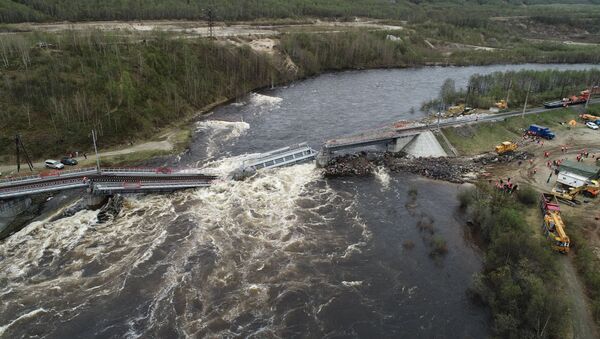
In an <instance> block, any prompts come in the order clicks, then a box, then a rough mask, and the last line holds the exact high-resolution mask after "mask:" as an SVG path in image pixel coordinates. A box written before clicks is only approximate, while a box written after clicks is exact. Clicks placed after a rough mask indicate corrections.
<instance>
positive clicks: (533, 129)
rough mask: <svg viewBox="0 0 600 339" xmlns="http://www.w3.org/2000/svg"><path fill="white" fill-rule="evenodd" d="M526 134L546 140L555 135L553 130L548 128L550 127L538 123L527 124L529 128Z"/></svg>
mask: <svg viewBox="0 0 600 339" xmlns="http://www.w3.org/2000/svg"><path fill="white" fill-rule="evenodd" d="M527 134H529V135H533V136H537V137H541V138H544V139H548V140H552V139H554V137H555V136H556V135H555V134H554V132H552V131H551V130H550V128H548V127H544V126H539V125H529V128H528V129H527Z"/></svg>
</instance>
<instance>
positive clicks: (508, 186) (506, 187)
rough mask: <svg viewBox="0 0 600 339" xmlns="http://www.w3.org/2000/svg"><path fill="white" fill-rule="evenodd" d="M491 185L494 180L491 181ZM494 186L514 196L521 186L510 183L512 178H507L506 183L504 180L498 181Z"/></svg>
mask: <svg viewBox="0 0 600 339" xmlns="http://www.w3.org/2000/svg"><path fill="white" fill-rule="evenodd" d="M489 183H490V184H491V183H492V179H490V180H489ZM494 186H495V187H496V188H497V189H499V190H501V191H503V192H505V193H509V194H512V193H513V192H514V191H516V190H517V189H518V187H519V185H517V184H514V183H513V182H511V181H510V178H507V179H506V181H504V180H503V179H499V180H498V181H496V182H495V183H494Z"/></svg>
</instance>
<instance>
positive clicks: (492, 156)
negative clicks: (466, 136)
mask: <svg viewBox="0 0 600 339" xmlns="http://www.w3.org/2000/svg"><path fill="white" fill-rule="evenodd" d="M533 157H534V155H533V154H531V153H529V152H526V151H519V152H510V153H506V154H502V155H498V154H496V153H487V154H484V155H482V156H480V157H477V158H475V159H473V161H475V162H476V163H480V164H482V165H487V164H493V163H508V162H512V161H519V160H520V161H524V160H528V159H531V158H533Z"/></svg>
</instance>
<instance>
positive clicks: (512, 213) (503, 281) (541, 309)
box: [434, 186, 570, 338]
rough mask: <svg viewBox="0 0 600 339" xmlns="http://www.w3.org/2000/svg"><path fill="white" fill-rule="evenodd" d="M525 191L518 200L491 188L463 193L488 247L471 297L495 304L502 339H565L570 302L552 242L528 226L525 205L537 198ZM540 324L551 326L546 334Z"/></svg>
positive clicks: (470, 213) (495, 325) (495, 316)
mask: <svg viewBox="0 0 600 339" xmlns="http://www.w3.org/2000/svg"><path fill="white" fill-rule="evenodd" d="M523 191H525V192H526V193H524V194H523V197H517V199H515V198H514V197H512V196H509V195H505V194H501V193H499V192H497V191H495V190H492V189H490V188H489V187H488V186H480V187H478V188H477V189H476V190H473V191H466V192H469V193H470V194H467V193H463V194H462V198H461V203H462V202H464V204H465V205H466V206H467V207H468V208H467V213H469V216H470V217H471V218H472V220H473V222H474V227H475V228H476V231H477V230H478V231H479V232H480V233H481V235H482V240H483V241H484V246H485V261H484V268H483V272H482V273H479V274H477V275H476V276H475V277H474V279H473V286H472V288H471V289H470V292H471V293H474V294H475V295H474V297H477V298H476V299H479V300H483V301H484V302H485V303H486V304H488V305H489V307H490V309H491V312H492V316H493V319H494V324H493V328H494V332H495V334H496V335H497V336H498V337H502V338H530V337H536V336H537V337H541V338H561V337H564V336H565V335H566V333H565V331H566V329H568V328H569V327H570V323H569V322H570V320H569V317H567V316H566V312H567V310H568V307H567V302H566V300H565V299H564V298H563V297H560V296H557V294H556V293H555V292H556V291H555V286H556V285H559V284H560V282H559V278H558V277H559V271H558V266H557V265H556V264H554V262H555V261H554V260H553V253H552V252H551V250H550V249H549V247H548V246H547V242H545V241H542V240H539V239H537V238H536V237H534V236H533V233H532V232H530V231H529V228H528V227H527V224H526V223H525V222H524V217H523V211H522V210H523V206H524V205H525V204H531V202H535V198H536V196H537V194H535V191H533V190H532V189H531V188H525V189H523ZM532 192H533V193H532ZM459 197H461V195H459ZM532 197H533V199H531V198H532ZM515 200H517V201H521V202H522V203H521V204H517V203H516V201H515ZM434 238H435V237H434ZM440 245H441V244H439V245H436V246H440ZM540 323H542V324H544V323H547V325H546V328H545V330H544V331H543V333H542V331H541V326H540ZM542 326H543V325H542Z"/></svg>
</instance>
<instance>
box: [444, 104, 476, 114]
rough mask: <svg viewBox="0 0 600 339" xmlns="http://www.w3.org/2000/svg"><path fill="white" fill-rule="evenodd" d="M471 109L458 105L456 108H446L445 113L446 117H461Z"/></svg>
mask: <svg viewBox="0 0 600 339" xmlns="http://www.w3.org/2000/svg"><path fill="white" fill-rule="evenodd" d="M472 109H473V108H471V107H465V104H459V105H456V106H450V107H448V110H447V111H446V115H447V116H450V117H453V116H455V115H461V114H464V113H468V112H470V111H471V110H472Z"/></svg>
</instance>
